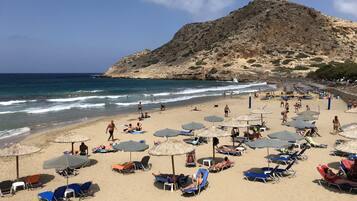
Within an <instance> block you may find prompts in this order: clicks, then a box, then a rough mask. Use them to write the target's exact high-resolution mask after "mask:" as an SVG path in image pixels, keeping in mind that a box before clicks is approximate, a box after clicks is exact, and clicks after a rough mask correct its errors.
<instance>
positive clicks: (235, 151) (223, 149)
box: [216, 145, 245, 156]
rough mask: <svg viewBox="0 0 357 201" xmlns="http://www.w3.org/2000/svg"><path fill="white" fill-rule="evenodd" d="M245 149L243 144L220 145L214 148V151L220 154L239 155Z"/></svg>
mask: <svg viewBox="0 0 357 201" xmlns="http://www.w3.org/2000/svg"><path fill="white" fill-rule="evenodd" d="M244 150H245V148H244V147H243V146H240V145H238V146H229V145H222V146H220V147H218V148H217V149H216V151H217V152H218V153H220V154H224V155H230V156H241V155H242V152H243V151H244Z"/></svg>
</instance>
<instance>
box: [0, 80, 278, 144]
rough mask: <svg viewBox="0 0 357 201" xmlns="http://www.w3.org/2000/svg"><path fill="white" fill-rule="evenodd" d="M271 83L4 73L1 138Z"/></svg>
mask: <svg viewBox="0 0 357 201" xmlns="http://www.w3.org/2000/svg"><path fill="white" fill-rule="evenodd" d="M270 87H271V86H269V85H267V84H266V83H253V84H237V83H232V82H217V81H189V80H188V81H186V80H134V79H110V78H98V77H96V76H95V75H94V74H0V120H1V121H0V141H1V140H5V139H8V138H11V137H14V136H21V135H25V134H29V133H31V132H34V131H36V130H38V129H43V128H48V127H51V126H56V125H62V124H67V123H71V122H76V121H82V120H86V119H88V118H93V117H98V116H104V115H114V114H118V113H120V112H123V111H126V110H130V109H132V110H134V109H135V108H136V107H137V104H138V102H139V101H141V102H142V104H143V105H144V109H145V108H152V107H158V105H159V104H160V103H165V104H166V105H167V106H170V105H173V104H177V103H180V102H184V101H188V100H194V99H197V98H204V97H214V96H221V95H222V94H223V92H225V91H235V92H240V93H242V92H251V91H256V90H264V89H268V88H270Z"/></svg>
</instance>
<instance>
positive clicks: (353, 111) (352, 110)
mask: <svg viewBox="0 0 357 201" xmlns="http://www.w3.org/2000/svg"><path fill="white" fill-rule="evenodd" d="M345 112H346V113H357V107H356V108H352V109H349V110H346V111H345Z"/></svg>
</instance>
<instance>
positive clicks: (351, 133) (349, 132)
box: [339, 129, 357, 139]
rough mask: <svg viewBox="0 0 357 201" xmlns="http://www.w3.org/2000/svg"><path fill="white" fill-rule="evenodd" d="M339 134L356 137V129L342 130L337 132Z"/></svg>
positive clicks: (351, 137)
mask: <svg viewBox="0 0 357 201" xmlns="http://www.w3.org/2000/svg"><path fill="white" fill-rule="evenodd" d="M339 134H340V135H341V136H343V137H345V138H349V139H357V129H349V130H344V131H343V132H340V133H339Z"/></svg>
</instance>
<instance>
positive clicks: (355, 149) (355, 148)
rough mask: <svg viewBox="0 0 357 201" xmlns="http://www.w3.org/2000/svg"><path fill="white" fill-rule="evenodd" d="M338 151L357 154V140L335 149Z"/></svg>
mask: <svg viewBox="0 0 357 201" xmlns="http://www.w3.org/2000/svg"><path fill="white" fill-rule="evenodd" d="M335 149H336V150H337V151H341V152H345V153H350V154H357V140H351V141H347V142H345V143H342V144H339V145H337V146H336V147H335Z"/></svg>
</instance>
